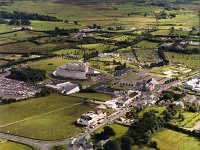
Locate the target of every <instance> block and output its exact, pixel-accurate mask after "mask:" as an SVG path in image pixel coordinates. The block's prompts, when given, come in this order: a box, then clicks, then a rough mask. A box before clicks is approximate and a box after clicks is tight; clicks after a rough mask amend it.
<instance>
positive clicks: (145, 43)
mask: <svg viewBox="0 0 200 150" xmlns="http://www.w3.org/2000/svg"><path fill="white" fill-rule="evenodd" d="M157 45H158V43H155V42H149V41H145V40H143V41H141V42H139V43H137V44H135V45H134V47H139V48H156V47H157Z"/></svg>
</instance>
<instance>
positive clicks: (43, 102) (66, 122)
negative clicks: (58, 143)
mask: <svg viewBox="0 0 200 150" xmlns="http://www.w3.org/2000/svg"><path fill="white" fill-rule="evenodd" d="M83 102H84V99H83V98H75V97H70V96H62V95H59V94H52V95H49V96H47V97H41V98H34V99H30V100H27V101H23V102H19V103H13V104H9V105H2V106H0V132H7V131H8V130H9V131H10V133H12V134H17V135H20V136H26V137H31V138H36V139H44V140H55V139H63V138H67V137H69V136H70V135H71V134H74V133H75V132H77V131H78V130H80V128H79V127H77V126H76V125H75V121H76V119H78V118H79V117H80V115H81V114H82V113H85V112H87V111H90V110H92V109H93V108H94V105H88V104H83ZM75 104H77V105H75ZM27 118H29V119H28V120H24V119H27ZM23 120H24V121H23ZM16 121H19V122H16ZM14 122H16V123H14ZM12 123H13V124H12ZM58 129H59V130H58Z"/></svg>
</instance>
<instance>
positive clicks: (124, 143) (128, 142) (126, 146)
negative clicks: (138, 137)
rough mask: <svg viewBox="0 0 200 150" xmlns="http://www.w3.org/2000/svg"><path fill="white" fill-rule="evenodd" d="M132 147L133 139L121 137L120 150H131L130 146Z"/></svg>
mask: <svg viewBox="0 0 200 150" xmlns="http://www.w3.org/2000/svg"><path fill="white" fill-rule="evenodd" d="M132 145H133V139H132V138H131V137H129V136H123V137H122V138H121V149H122V150H131V146H132Z"/></svg>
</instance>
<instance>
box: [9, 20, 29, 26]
mask: <svg viewBox="0 0 200 150" xmlns="http://www.w3.org/2000/svg"><path fill="white" fill-rule="evenodd" d="M8 24H9V25H27V26H28V25H31V22H30V21H29V20H27V19H24V20H17V19H11V20H10V21H9V22H8Z"/></svg>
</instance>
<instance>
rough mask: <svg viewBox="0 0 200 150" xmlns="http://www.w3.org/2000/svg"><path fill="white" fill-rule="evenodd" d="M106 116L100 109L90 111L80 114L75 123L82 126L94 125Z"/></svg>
mask: <svg viewBox="0 0 200 150" xmlns="http://www.w3.org/2000/svg"><path fill="white" fill-rule="evenodd" d="M105 117H106V113H103V112H102V111H96V112H94V111H90V112H88V113H85V114H82V115H81V117H80V118H79V119H77V124H80V125H84V126H92V125H96V124H97V123H98V121H100V120H101V119H104V118H105Z"/></svg>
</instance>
